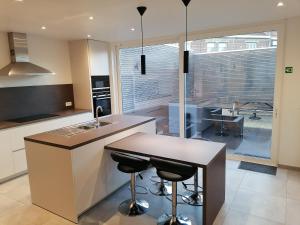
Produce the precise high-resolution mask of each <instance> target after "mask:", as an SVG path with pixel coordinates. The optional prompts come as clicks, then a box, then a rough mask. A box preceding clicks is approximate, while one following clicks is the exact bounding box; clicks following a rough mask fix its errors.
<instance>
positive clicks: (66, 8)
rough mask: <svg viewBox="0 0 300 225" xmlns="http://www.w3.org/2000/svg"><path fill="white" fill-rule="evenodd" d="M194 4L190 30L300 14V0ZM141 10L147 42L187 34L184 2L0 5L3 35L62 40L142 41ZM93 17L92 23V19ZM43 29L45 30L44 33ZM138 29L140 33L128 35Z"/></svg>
mask: <svg viewBox="0 0 300 225" xmlns="http://www.w3.org/2000/svg"><path fill="white" fill-rule="evenodd" d="M283 1H284V3H285V6H284V7H280V8H278V7H276V5H277V2H278V1H277V0H192V1H191V3H190V6H189V31H197V30H204V29H211V28H218V27H224V26H234V25H241V24H248V23H257V22H264V21H271V20H277V19H283V18H287V17H294V16H299V15H300V0H283ZM138 5H145V6H147V7H148V10H147V11H146V13H145V15H144V24H145V37H146V38H150V37H160V36H166V35H174V34H178V33H182V32H183V31H184V18H185V17H184V16H185V14H184V13H185V11H184V7H183V4H182V2H181V0H24V2H16V1H15V0H0V31H19V32H27V33H34V34H43V35H46V36H51V37H57V38H62V39H80V38H86V37H87V34H91V35H92V38H93V39H99V40H104V41H112V42H113V41H126V40H133V39H138V38H139V37H140V32H139V31H140V24H139V23H140V17H139V14H138V12H137V10H136V7H137V6H138ZM89 16H94V20H92V21H91V20H89ZM43 25H45V26H46V27H47V29H46V30H41V26H43ZM132 27H135V29H136V31H134V32H132V31H130V28H132Z"/></svg>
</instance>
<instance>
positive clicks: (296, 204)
mask: <svg viewBox="0 0 300 225" xmlns="http://www.w3.org/2000/svg"><path fill="white" fill-rule="evenodd" d="M297 224H300V201H297V200H292V199H287V205H286V225H297Z"/></svg>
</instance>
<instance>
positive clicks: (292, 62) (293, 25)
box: [279, 17, 300, 167]
mask: <svg viewBox="0 0 300 225" xmlns="http://www.w3.org/2000/svg"><path fill="white" fill-rule="evenodd" d="M285 66H293V67H294V73H293V74H292V75H287V74H286V75H284V78H283V84H282V85H283V88H282V96H281V110H280V133H279V143H280V144H279V164H281V165H288V166H295V167H300V17H297V18H292V19H288V20H287V22H286V35H285Z"/></svg>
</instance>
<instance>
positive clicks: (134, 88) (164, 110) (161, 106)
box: [119, 43, 180, 136]
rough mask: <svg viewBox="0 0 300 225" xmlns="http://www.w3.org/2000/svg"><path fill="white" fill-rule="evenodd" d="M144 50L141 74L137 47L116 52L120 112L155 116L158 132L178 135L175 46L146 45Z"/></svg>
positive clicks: (177, 84) (139, 50)
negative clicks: (117, 54)
mask: <svg viewBox="0 0 300 225" xmlns="http://www.w3.org/2000/svg"><path fill="white" fill-rule="evenodd" d="M144 53H145V54H146V56H147V58H146V75H141V72H140V66H141V65H140V54H141V49H140V48H139V47H137V48H121V49H120V51H119V69H120V73H119V74H120V76H119V78H120V85H121V95H122V111H123V113H125V114H131V115H141V116H152V117H156V123H157V133H158V134H163V135H171V136H179V133H180V132H179V127H180V126H179V104H178V103H179V101H178V99H179V97H178V96H179V79H178V77H179V69H178V68H179V45H178V43H170V44H161V45H151V46H146V47H145V48H144Z"/></svg>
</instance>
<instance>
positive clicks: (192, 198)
mask: <svg viewBox="0 0 300 225" xmlns="http://www.w3.org/2000/svg"><path fill="white" fill-rule="evenodd" d="M193 139H197V140H202V141H210V140H209V139H206V138H203V137H196V138H193ZM182 184H183V186H184V188H185V189H186V190H187V191H186V192H185V193H184V194H183V195H182V200H183V201H184V202H185V203H187V204H189V205H192V206H203V188H202V187H201V186H199V181H198V169H197V171H196V173H195V175H194V183H193V184H185V183H184V182H182ZM188 186H193V188H194V189H193V190H191V189H188Z"/></svg>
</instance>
